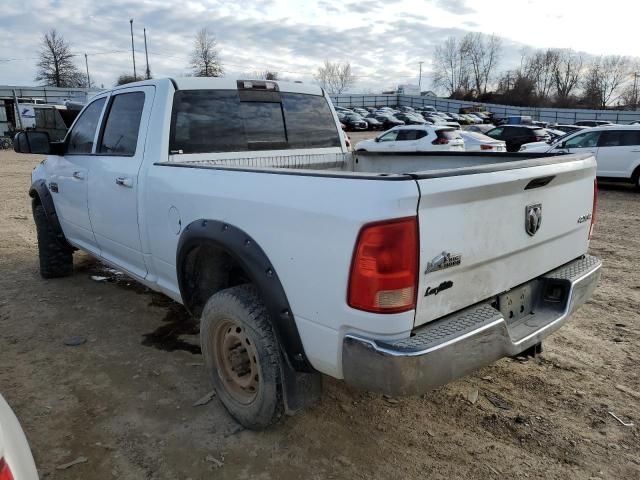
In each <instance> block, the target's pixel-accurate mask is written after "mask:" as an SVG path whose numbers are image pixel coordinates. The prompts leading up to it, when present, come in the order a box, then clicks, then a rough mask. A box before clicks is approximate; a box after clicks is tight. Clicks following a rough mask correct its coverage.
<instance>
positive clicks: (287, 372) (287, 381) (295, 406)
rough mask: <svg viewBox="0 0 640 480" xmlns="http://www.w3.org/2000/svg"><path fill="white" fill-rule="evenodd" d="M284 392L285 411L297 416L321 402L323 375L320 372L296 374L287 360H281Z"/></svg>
mask: <svg viewBox="0 0 640 480" xmlns="http://www.w3.org/2000/svg"><path fill="white" fill-rule="evenodd" d="M280 364H281V366H282V392H283V397H284V411H285V414H287V415H295V414H296V413H297V412H298V411H300V410H303V409H305V408H307V407H310V406H312V405H314V404H316V403H318V402H319V401H320V397H321V396H322V375H321V374H320V373H318V372H311V373H306V372H296V371H295V370H294V369H293V368H292V367H291V365H289V364H288V363H287V361H286V360H285V359H282V358H281V362H280Z"/></svg>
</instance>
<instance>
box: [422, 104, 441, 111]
mask: <svg viewBox="0 0 640 480" xmlns="http://www.w3.org/2000/svg"><path fill="white" fill-rule="evenodd" d="M420 111H422V112H428V113H438V110H436V107H432V106H431V105H424V106H422V107H421V108H420Z"/></svg>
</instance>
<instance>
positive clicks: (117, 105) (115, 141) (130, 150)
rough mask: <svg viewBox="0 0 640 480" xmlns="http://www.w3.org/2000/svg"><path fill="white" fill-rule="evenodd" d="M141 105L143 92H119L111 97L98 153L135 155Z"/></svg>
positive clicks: (142, 105) (142, 103)
mask: <svg viewBox="0 0 640 480" xmlns="http://www.w3.org/2000/svg"><path fill="white" fill-rule="evenodd" d="M143 107H144V93H143V92H132V93H121V94H119V95H115V96H114V97H113V98H112V100H111V104H110V106H109V112H108V114H107V120H106V122H104V131H103V133H102V141H101V142H100V146H99V148H98V152H99V153H101V154H105V155H123V156H131V155H135V153H136V146H137V144H138V131H139V130H140V118H141V117H142V108H143Z"/></svg>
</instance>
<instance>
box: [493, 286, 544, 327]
mask: <svg viewBox="0 0 640 480" xmlns="http://www.w3.org/2000/svg"><path fill="white" fill-rule="evenodd" d="M538 283H539V282H537V281H533V282H529V283H526V284H524V285H521V286H520V287H516V288H513V289H511V290H509V291H508V292H506V293H503V294H502V295H499V296H498V308H499V310H500V313H502V316H503V317H504V319H505V320H506V321H507V323H515V322H517V321H518V320H520V319H522V318H524V317H527V316H529V315H533V314H534V307H535V301H536V298H537V297H538V290H539V287H538Z"/></svg>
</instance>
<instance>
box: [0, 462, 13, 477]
mask: <svg viewBox="0 0 640 480" xmlns="http://www.w3.org/2000/svg"><path fill="white" fill-rule="evenodd" d="M0 480H13V475H11V470H10V469H9V465H7V462H5V461H4V458H0Z"/></svg>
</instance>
